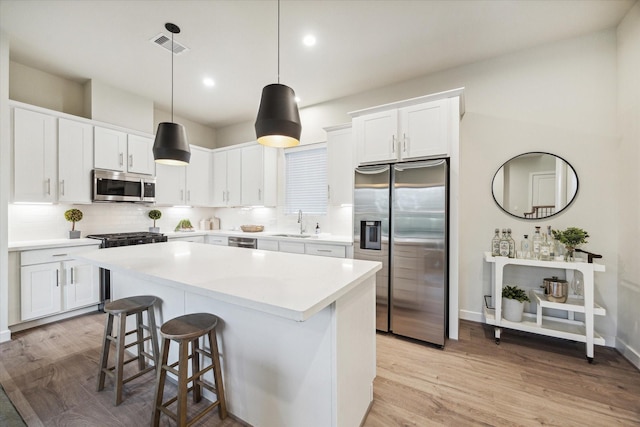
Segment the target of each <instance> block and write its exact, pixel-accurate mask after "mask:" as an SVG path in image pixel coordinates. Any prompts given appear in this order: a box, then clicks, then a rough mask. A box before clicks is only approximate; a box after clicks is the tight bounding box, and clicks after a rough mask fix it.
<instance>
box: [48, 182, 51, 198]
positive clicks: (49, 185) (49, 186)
mask: <svg viewBox="0 0 640 427" xmlns="http://www.w3.org/2000/svg"><path fill="white" fill-rule="evenodd" d="M50 195H51V178H47V196H50Z"/></svg>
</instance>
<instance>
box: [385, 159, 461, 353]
mask: <svg viewBox="0 0 640 427" xmlns="http://www.w3.org/2000/svg"><path fill="white" fill-rule="evenodd" d="M393 173H394V176H393V181H392V185H393V194H392V200H393V210H392V215H391V217H392V220H393V224H392V227H391V232H392V242H393V244H392V247H391V256H392V261H391V286H390V288H391V316H390V317H391V325H390V329H391V331H392V332H393V333H395V334H398V335H403V336H406V337H410V338H415V339H418V340H421V341H427V342H429V343H433V344H437V345H440V346H443V345H444V340H445V334H446V307H447V290H448V271H447V268H448V261H447V251H448V249H447V177H448V171H447V162H446V160H433V161H425V162H416V163H405V164H396V165H394V171H393Z"/></svg>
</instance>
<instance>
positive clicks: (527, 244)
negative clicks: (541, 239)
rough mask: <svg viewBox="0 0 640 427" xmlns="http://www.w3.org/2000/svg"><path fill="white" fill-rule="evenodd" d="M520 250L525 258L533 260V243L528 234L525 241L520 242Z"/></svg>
mask: <svg viewBox="0 0 640 427" xmlns="http://www.w3.org/2000/svg"><path fill="white" fill-rule="evenodd" d="M520 250H521V251H522V256H523V258H525V259H529V258H531V241H530V240H529V235H528V234H525V235H524V239H522V242H520Z"/></svg>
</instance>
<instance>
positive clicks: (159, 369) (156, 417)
mask: <svg viewBox="0 0 640 427" xmlns="http://www.w3.org/2000/svg"><path fill="white" fill-rule="evenodd" d="M170 344H171V340H170V339H167V338H163V340H162V354H161V355H160V357H158V364H157V365H156V393H155V405H154V410H153V420H152V422H151V425H152V426H153V427H158V426H159V425H160V413H161V411H160V407H161V406H162V405H163V402H162V397H163V394H164V382H165V380H166V379H167V371H166V370H165V369H164V367H165V366H166V365H167V360H168V358H169V345H170Z"/></svg>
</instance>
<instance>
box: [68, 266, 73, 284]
mask: <svg viewBox="0 0 640 427" xmlns="http://www.w3.org/2000/svg"><path fill="white" fill-rule="evenodd" d="M73 269H74V268H73V267H71V268H70V269H69V270H71V284H72V285H73V284H74V283H73Z"/></svg>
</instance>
